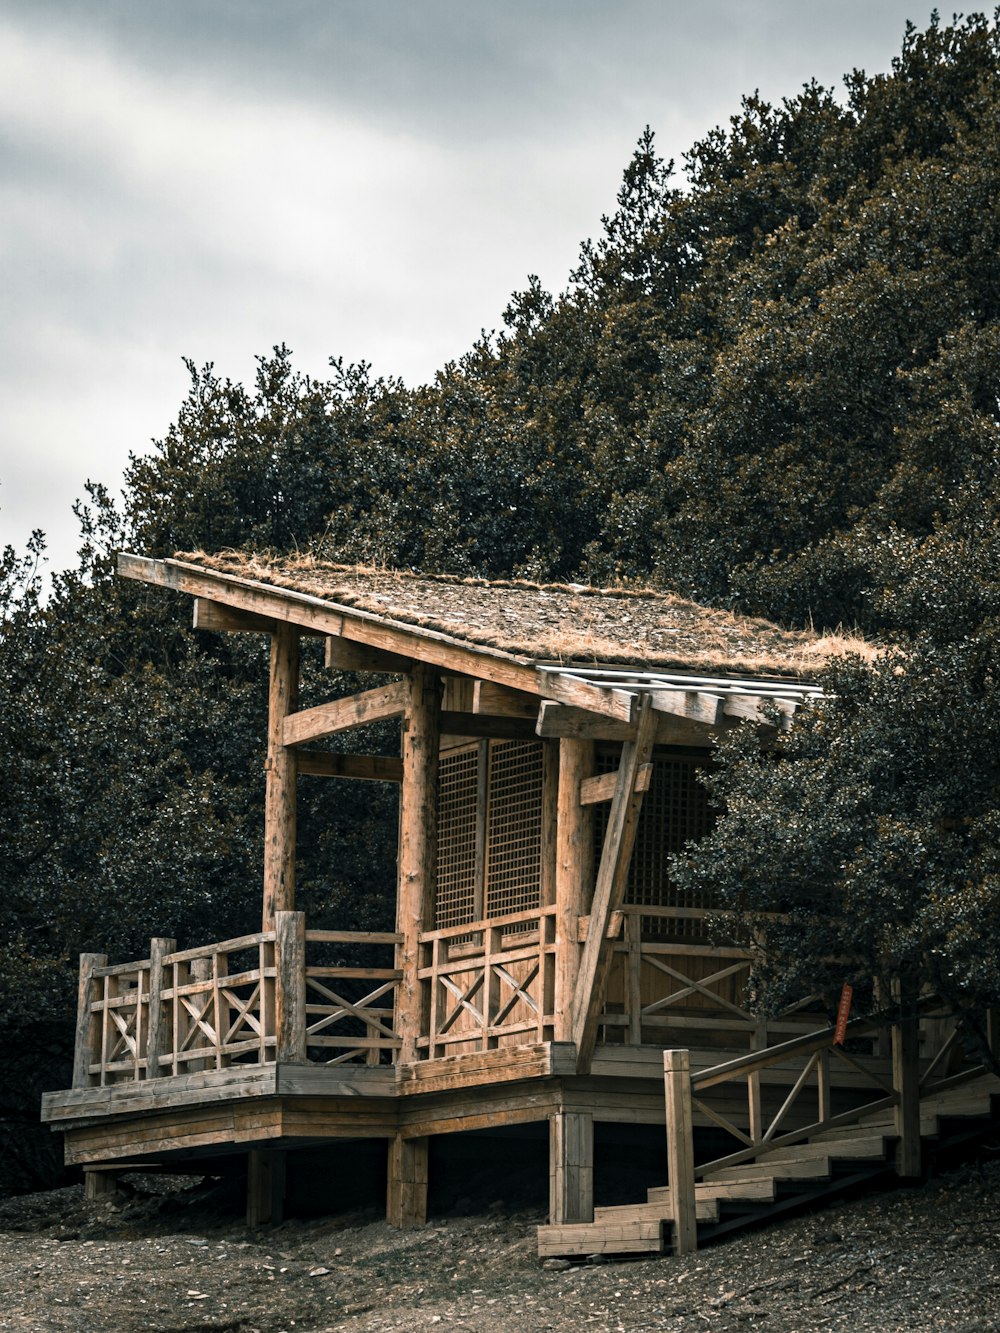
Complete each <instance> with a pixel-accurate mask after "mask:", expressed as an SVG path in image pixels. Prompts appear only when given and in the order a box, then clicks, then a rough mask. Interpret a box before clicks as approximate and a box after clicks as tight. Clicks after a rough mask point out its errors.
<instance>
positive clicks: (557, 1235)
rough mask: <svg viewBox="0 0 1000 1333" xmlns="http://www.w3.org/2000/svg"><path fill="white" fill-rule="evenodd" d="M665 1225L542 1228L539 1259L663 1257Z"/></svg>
mask: <svg viewBox="0 0 1000 1333" xmlns="http://www.w3.org/2000/svg"><path fill="white" fill-rule="evenodd" d="M662 1252H663V1223H662V1222H661V1221H659V1220H653V1221H648V1220H645V1219H643V1220H640V1221H637V1222H636V1221H632V1222H621V1223H618V1224H612V1223H610V1222H608V1223H603V1224H602V1225H600V1226H597V1225H595V1224H594V1223H593V1222H591V1223H580V1224H577V1225H575V1226H573V1225H563V1226H544V1227H539V1228H538V1257H539V1259H545V1258H549V1257H558V1256H573V1255H584V1254H661V1253H662Z"/></svg>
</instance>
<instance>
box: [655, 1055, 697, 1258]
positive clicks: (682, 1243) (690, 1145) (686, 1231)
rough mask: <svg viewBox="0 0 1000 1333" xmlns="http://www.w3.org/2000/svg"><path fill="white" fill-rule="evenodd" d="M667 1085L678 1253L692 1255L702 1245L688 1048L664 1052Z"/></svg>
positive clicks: (672, 1206) (669, 1171) (670, 1175)
mask: <svg viewBox="0 0 1000 1333" xmlns="http://www.w3.org/2000/svg"><path fill="white" fill-rule="evenodd" d="M663 1084H664V1095H665V1099H666V1125H667V1179H668V1181H669V1183H670V1215H671V1222H672V1224H673V1227H672V1238H673V1247H674V1254H691V1253H692V1252H693V1251H694V1250H696V1249H697V1248H698V1222H697V1217H696V1215H695V1188H694V1137H693V1122H692V1107H691V1063H690V1059H689V1056H688V1052H687V1051H679V1050H678V1051H664V1052H663Z"/></svg>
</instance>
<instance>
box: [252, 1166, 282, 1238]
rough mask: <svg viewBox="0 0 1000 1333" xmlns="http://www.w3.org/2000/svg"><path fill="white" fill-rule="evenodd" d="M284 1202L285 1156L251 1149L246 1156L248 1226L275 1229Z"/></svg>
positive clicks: (280, 1217)
mask: <svg viewBox="0 0 1000 1333" xmlns="http://www.w3.org/2000/svg"><path fill="white" fill-rule="evenodd" d="M284 1201H285V1154H284V1153H283V1152H282V1151H281V1150H280V1149H272V1148H251V1149H250V1151H249V1152H248V1153H247V1226H248V1227H254V1228H255V1227H260V1226H267V1225H272V1226H276V1225H277V1224H278V1223H279V1222H280V1221H281V1219H282V1211H283V1206H284Z"/></svg>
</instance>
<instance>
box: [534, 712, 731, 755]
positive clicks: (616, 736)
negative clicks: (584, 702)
mask: <svg viewBox="0 0 1000 1333" xmlns="http://www.w3.org/2000/svg"><path fill="white" fill-rule="evenodd" d="M535 734H536V735H538V736H542V737H549V736H551V737H554V738H558V739H562V738H564V737H565V738H567V739H569V738H575V739H577V740H589V741H627V740H633V739H634V738H635V727H629V726H626V725H625V724H624V723H622V722H613V721H612V720H611V719H610V718H604V717H597V716H595V714H593V713H588V712H586V711H585V710H584V709H582V708H567V707H566V706H565V705H563V704H558V703H550V702H548V701H543V702H542V703H541V705H540V707H539V710H538V722H537V724H536V726H535ZM713 734H714V733H713V732H712V731H711V730H710V729H709V728H708V727H707V726H705V725H703V724H702V723H698V722H692V721H690V719H688V718H680V717H676V716H670V715H668V714H665V713H660V714H657V715H656V744H657V745H688V746H694V747H696V748H701V749H704V748H705V747H706V746H707V745H709V744H710V742H711V740H712V736H713Z"/></svg>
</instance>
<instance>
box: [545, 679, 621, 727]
mask: <svg viewBox="0 0 1000 1333" xmlns="http://www.w3.org/2000/svg"><path fill="white" fill-rule="evenodd" d="M538 676H539V680H540V687H539V690H538V693H539V694H540V695H541V696H542V698H543V699H554V700H555V701H556V702H557V703H561V704H569V705H570V707H571V708H583V709H585V710H586V711H587V712H588V713H599V714H600V715H601V716H602V717H609V718H612V719H613V720H614V721H616V722H624V723H625V724H626V726H634V725H635V723H636V721H637V719H638V702H637V700H636V696H635V694H634V693H632V692H631V691H629V690H618V689H615V688H614V687H612V686H603V685H591V684H590V682H589V681H586V680H580V679H579V677H578V676H567V675H562V674H560V673H559V672H556V671H552V670H551V669H550V668H545V667H539V668H538Z"/></svg>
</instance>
